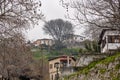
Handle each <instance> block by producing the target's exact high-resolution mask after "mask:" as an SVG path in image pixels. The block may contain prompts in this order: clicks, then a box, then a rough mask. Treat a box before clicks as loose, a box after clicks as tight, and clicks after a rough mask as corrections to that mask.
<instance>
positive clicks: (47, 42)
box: [33, 39, 54, 46]
mask: <svg viewBox="0 0 120 80" xmlns="http://www.w3.org/2000/svg"><path fill="white" fill-rule="evenodd" d="M33 44H34V46H40V45H47V46H52V45H53V44H54V41H53V40H52V39H38V40H36V41H35V42H34V43H33Z"/></svg>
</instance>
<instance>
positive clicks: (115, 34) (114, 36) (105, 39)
mask: <svg viewBox="0 0 120 80" xmlns="http://www.w3.org/2000/svg"><path fill="white" fill-rule="evenodd" d="M99 44H100V48H101V53H107V52H113V51H115V50H117V49H118V48H120V31H118V30H115V29H103V30H102V33H101V34H100V40H99Z"/></svg>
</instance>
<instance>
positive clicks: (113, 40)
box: [108, 35, 120, 43]
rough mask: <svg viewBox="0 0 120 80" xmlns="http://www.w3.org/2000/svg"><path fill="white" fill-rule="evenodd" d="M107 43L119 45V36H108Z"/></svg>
mask: <svg viewBox="0 0 120 80" xmlns="http://www.w3.org/2000/svg"><path fill="white" fill-rule="evenodd" d="M108 43H120V36H119V35H113V36H108Z"/></svg>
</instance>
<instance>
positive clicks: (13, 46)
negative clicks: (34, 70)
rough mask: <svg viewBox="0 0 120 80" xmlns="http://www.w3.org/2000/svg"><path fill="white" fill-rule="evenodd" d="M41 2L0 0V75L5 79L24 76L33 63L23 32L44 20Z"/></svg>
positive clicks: (35, 0) (37, 0)
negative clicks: (29, 65) (25, 70)
mask: <svg viewBox="0 0 120 80" xmlns="http://www.w3.org/2000/svg"><path fill="white" fill-rule="evenodd" d="M40 6H41V2H40V1H39V0H0V74H1V75H2V76H3V77H4V78H5V79H7V80H8V79H11V76H15V75H20V74H23V72H24V69H25V68H26V69H27V68H28V64H29V63H30V61H31V55H30V53H31V52H30V49H29V48H28V47H27V46H26V43H25V39H24V37H23V36H22V30H26V29H28V28H30V26H31V25H32V24H36V23H37V22H38V20H40V19H41V18H42V16H43V15H42V14H41V13H40V11H39V10H40V9H39V8H40Z"/></svg>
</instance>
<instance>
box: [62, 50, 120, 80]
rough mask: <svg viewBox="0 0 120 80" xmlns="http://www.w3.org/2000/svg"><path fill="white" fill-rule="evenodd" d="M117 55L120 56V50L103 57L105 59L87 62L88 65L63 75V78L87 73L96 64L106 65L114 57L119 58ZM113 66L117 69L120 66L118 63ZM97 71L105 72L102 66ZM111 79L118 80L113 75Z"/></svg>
mask: <svg viewBox="0 0 120 80" xmlns="http://www.w3.org/2000/svg"><path fill="white" fill-rule="evenodd" d="M119 57H120V52H118V53H116V54H115V55H113V56H109V57H107V58H105V59H103V60H98V61H95V62H92V63H91V64H89V65H88V66H86V67H85V68H83V69H80V71H78V72H75V73H73V74H71V75H69V76H66V77H64V78H65V80H69V79H70V78H72V77H76V76H78V75H80V74H85V75H87V74H88V73H89V71H90V70H91V69H92V68H95V67H96V65H106V66H107V65H108V64H109V63H111V62H113V61H115V59H116V58H119ZM115 68H116V69H119V68H120V65H119V64H117V65H116V67H115ZM99 71H100V73H101V74H104V73H105V72H106V69H104V68H103V69H100V70H99ZM113 80H119V79H118V78H116V77H115V78H114V79H113Z"/></svg>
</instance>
